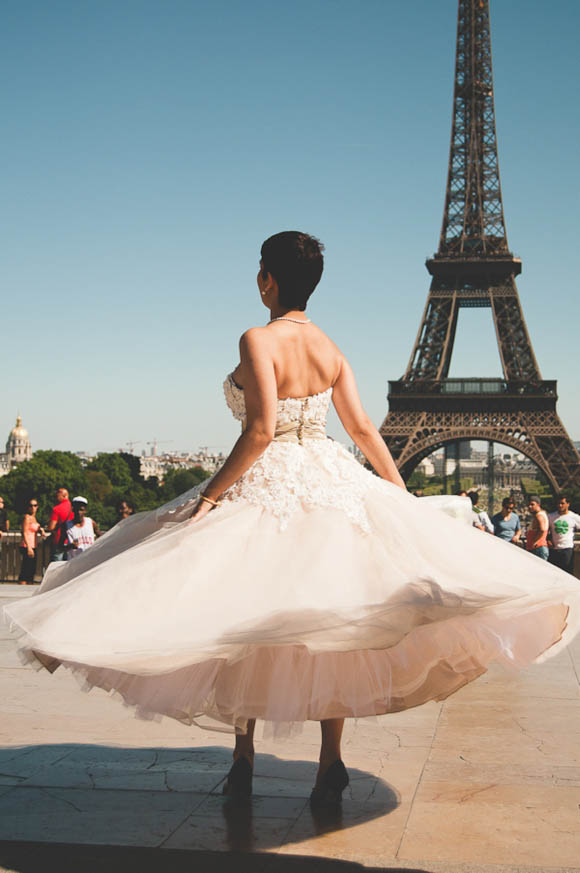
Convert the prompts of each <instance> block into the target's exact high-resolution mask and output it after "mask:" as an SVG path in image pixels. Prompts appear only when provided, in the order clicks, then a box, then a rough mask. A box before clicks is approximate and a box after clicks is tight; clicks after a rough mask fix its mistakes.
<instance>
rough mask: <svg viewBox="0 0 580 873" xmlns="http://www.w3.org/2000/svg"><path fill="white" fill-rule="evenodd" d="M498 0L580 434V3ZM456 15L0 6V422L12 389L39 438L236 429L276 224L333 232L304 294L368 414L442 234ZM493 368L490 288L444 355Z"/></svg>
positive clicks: (510, 109) (365, 7)
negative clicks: (322, 265) (234, 401)
mask: <svg viewBox="0 0 580 873" xmlns="http://www.w3.org/2000/svg"><path fill="white" fill-rule="evenodd" d="M490 5H491V16H492V38H493V54H494V74H495V97H496V119H497V126H498V142H499V158H500V170H501V176H502V187H503V198H504V208H505V214H506V222H507V229H508V239H509V243H510V246H511V248H512V250H513V251H514V252H515V253H516V254H518V255H519V256H520V257H521V258H522V259H523V274H522V276H521V277H520V279H519V281H518V287H519V291H520V296H521V300H522V304H523V307H524V313H525V316H526V320H527V323H528V328H529V331H530V334H531V338H532V343H533V345H534V349H535V352H536V356H537V358H538V361H539V364H540V368H541V370H542V374H543V377H544V378H546V379H552V378H557V379H558V380H559V392H560V401H559V412H560V415H561V417H562V419H563V421H564V423H565V425H566V427H567V429H568V431H569V433H570V435H571V437H572V438H573V439H580V406H579V404H578V372H579V363H578V360H579V358H578V344H579V333H578V327H579V317H578V281H577V255H576V252H577V248H578V243H577V237H578V204H579V174H578V164H577V151H578V141H579V140H580V121H579V113H578V90H579V88H578V69H577V53H578V47H577V34H578V30H579V27H580V5H579V4H578V3H577V0H552V2H551V3H550V4H546V3H545V2H544V0H491V4H490ZM456 15H457V3H456V0H415V2H413V3H405V2H400V0H357V2H352V0H292V2H282V0H167V2H161V0H155V2H154V0H121V2H119V0H83V2H78V0H74V2H73V0H51V2H49V3H47V2H44V0H42V2H41V0H19V2H8V3H5V4H4V6H3V13H2V28H1V32H0V67H1V71H2V81H3V83H4V88H3V91H4V94H3V111H2V119H3V124H2V127H3V136H2V140H3V145H2V153H3V162H2V163H3V169H4V173H3V175H4V179H3V184H2V206H1V207H0V209H1V211H2V239H3V249H4V251H3V257H2V267H1V281H2V305H1V308H0V340H1V342H0V348H1V352H2V360H3V365H2V388H1V394H0V397H1V401H0V440H1V441H3V440H4V439H5V437H4V434H6V435H7V434H8V431H9V429H10V427H11V426H12V425H13V423H14V419H15V416H16V413H17V411H18V410H20V412H21V414H22V416H23V418H24V424H25V425H26V426H27V427H28V429H29V430H30V433H31V438H32V443H33V448H34V449H39V448H60V449H71V450H89V451H95V450H105V451H106V450H114V449H116V448H118V447H121V446H123V445H124V443H125V442H126V441H127V440H142V441H147V440H152V439H153V438H155V437H156V438H157V439H158V440H160V441H164V440H166V441H167V442H165V443H161V442H160V448H163V449H165V448H166V449H175V450H177V449H182V448H183V449H189V450H194V449H196V448H197V447H198V446H200V445H209V446H215V447H216V449H220V448H221V449H223V450H227V449H228V448H229V446H230V445H231V443H232V441H233V439H234V438H235V436H236V434H237V425H236V424H235V423H234V422H233V421H232V420H230V417H229V414H228V412H227V410H226V409H225V407H224V404H223V395H222V390H221V383H222V380H223V378H224V376H225V374H226V373H227V372H228V371H229V370H231V369H232V368H233V366H234V365H235V363H236V361H237V340H238V337H239V335H240V334H241V333H242V332H243V331H244V330H245V329H246V328H247V327H249V326H251V325H255V324H263V323H264V321H265V319H266V316H267V313H266V311H265V310H264V309H263V307H262V306H261V304H260V302H259V297H258V293H257V289H256V285H255V275H256V271H257V266H258V258H259V248H260V245H261V242H262V240H263V239H264V238H266V237H267V236H269V235H270V234H272V233H275V232H277V231H279V230H287V229H299V230H305V231H308V232H310V233H313V234H315V235H316V236H318V237H319V238H320V239H322V241H323V242H324V243H325V245H326V269H325V273H324V276H323V280H322V282H321V285H320V286H319V289H318V290H317V292H316V294H315V295H314V297H313V299H312V304H311V306H310V307H309V314H310V315H311V317H312V318H313V319H314V320H316V321H317V322H318V323H319V324H320V325H321V326H322V327H323V328H324V329H326V330H327V331H328V332H329V333H330V334H331V336H333V338H334V339H335V340H336V341H337V342H338V344H339V345H340V346H341V347H342V348H343V350H344V352H345V353H346V354H347V356H348V357H349V358H350V360H351V362H352V364H353V366H354V368H355V372H356V373H357V377H358V381H359V387H360V391H361V395H362V398H363V401H364V403H365V405H366V407H367V409H368V411H369V413H370V415H371V417H372V419H373V420H374V421H375V422H376V424H377V425H379V424H380V423H381V421H382V420H383V418H384V416H385V413H386V411H387V403H386V392H387V382H388V380H389V379H396V378H399V377H400V376H401V374H402V373H403V371H404V369H405V367H406V365H407V361H408V358H409V354H410V351H411V347H412V344H413V341H414V339H415V334H416V332H417V328H418V326H419V320H420V318H421V314H422V311H423V307H424V304H425V299H426V295H427V291H428V287H429V277H428V274H427V272H426V270H425V267H424V261H425V258H426V257H427V256H428V255H429V254H430V253H432V252H433V251H434V250H435V249H436V248H437V244H438V236H439V229H440V223H441V216H442V211H443V195H444V188H445V180H446V172H447V160H448V148H449V135H450V123H451V98H452V86H453V67H454V53H455V27H456ZM500 372H501V371H500V365H499V356H498V353H497V348H496V345H495V339H494V335H493V328H492V321H491V312H490V310H488V309H483V310H462V311H461V313H460V320H459V327H458V334H457V342H456V347H455V354H454V359H453V363H452V372H451V375H453V376H496V375H499V374H500ZM330 432H331V434H333V435H334V436H339V437H340V433H341V432H340V431H339V426H338V425H337V424H336V423H332V424H331V428H330ZM342 438H343V439H344V440H345V441H348V440H347V438H346V436H344V437H342ZM139 448H141V446H139Z"/></svg>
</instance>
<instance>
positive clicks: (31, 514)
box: [18, 497, 45, 585]
mask: <svg viewBox="0 0 580 873" xmlns="http://www.w3.org/2000/svg"><path fill="white" fill-rule="evenodd" d="M37 512H38V500H37V499H36V498H35V497H32V498H31V499H30V503H29V504H28V508H27V510H26V512H25V514H24V518H23V519H22V540H21V542H20V554H21V555H22V563H21V564H20V575H19V577H18V581H19V582H20V584H21V585H26V584H27V583H32V582H34V573H35V571H36V546H37V542H38V537H39V536H44V535H45V534H44V531H43V529H42V528H41V526H40V523H39V522H38V521H37V519H36V513H37Z"/></svg>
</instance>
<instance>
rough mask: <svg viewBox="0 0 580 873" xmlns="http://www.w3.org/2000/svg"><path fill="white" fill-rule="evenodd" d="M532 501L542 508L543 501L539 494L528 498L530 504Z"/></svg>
mask: <svg viewBox="0 0 580 873" xmlns="http://www.w3.org/2000/svg"><path fill="white" fill-rule="evenodd" d="M532 501H533V502H534V503H539V505H540V506H541V505H542V501H541V500H540V498H539V497H538V495H537V494H530V496H529V497H528V503H532Z"/></svg>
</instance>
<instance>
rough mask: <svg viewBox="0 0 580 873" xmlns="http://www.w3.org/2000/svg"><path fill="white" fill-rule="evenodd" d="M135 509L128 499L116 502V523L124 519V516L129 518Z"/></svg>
mask: <svg viewBox="0 0 580 873" xmlns="http://www.w3.org/2000/svg"><path fill="white" fill-rule="evenodd" d="M134 512H135V509H134V507H133V504H132V503H129V501H128V500H121V501H119V503H118V504H117V524H118V523H119V522H120V521H124V520H125V519H126V518H129V516H130V515H133V513H134Z"/></svg>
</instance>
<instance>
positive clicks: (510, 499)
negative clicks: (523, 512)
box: [501, 497, 515, 506]
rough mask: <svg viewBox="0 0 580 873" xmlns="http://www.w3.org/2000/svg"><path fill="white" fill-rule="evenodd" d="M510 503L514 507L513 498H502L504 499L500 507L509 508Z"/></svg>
mask: <svg viewBox="0 0 580 873" xmlns="http://www.w3.org/2000/svg"><path fill="white" fill-rule="evenodd" d="M510 503H513V504H514V506H515V500H514V499H513V497H504V499H503V500H502V502H501V505H502V506H509V505H510Z"/></svg>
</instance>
